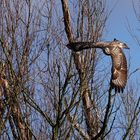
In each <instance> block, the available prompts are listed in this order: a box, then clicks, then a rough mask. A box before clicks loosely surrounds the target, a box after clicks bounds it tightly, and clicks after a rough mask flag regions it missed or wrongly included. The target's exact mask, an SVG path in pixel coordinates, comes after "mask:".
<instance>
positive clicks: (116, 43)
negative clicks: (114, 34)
mask: <svg viewBox="0 0 140 140" xmlns="http://www.w3.org/2000/svg"><path fill="white" fill-rule="evenodd" d="M111 45H113V46H116V47H119V48H121V49H122V48H125V49H129V47H128V46H127V45H126V43H123V42H121V41H119V40H117V39H114V40H113V41H112V42H111Z"/></svg>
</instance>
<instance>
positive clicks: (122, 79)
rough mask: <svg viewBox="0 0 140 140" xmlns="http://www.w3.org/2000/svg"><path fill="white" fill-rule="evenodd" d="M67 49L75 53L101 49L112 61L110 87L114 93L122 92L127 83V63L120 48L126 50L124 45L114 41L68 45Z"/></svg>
mask: <svg viewBox="0 0 140 140" xmlns="http://www.w3.org/2000/svg"><path fill="white" fill-rule="evenodd" d="M67 47H68V48H69V49H71V50H73V51H75V52H77V51H81V50H84V49H89V48H101V49H103V52H104V53H105V54H106V55H110V56H111V59H112V69H111V79H110V85H111V87H112V88H114V89H115V91H117V92H120V91H122V92H123V90H124V88H125V86H126V82H127V61H126V57H125V55H124V53H123V51H122V48H126V49H128V47H127V45H126V44H125V43H122V42H120V41H118V40H116V39H114V40H113V41H111V42H97V43H93V42H75V43H70V44H68V45H67Z"/></svg>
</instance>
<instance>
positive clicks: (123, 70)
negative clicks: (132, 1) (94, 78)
mask: <svg viewBox="0 0 140 140" xmlns="http://www.w3.org/2000/svg"><path fill="white" fill-rule="evenodd" d="M111 58H112V76H111V86H112V88H115V91H118V92H120V91H122V92H123V90H124V88H125V85H126V82H127V61H126V57H125V55H124V53H123V51H122V49H121V48H118V47H117V48H116V49H115V50H114V51H112V53H111Z"/></svg>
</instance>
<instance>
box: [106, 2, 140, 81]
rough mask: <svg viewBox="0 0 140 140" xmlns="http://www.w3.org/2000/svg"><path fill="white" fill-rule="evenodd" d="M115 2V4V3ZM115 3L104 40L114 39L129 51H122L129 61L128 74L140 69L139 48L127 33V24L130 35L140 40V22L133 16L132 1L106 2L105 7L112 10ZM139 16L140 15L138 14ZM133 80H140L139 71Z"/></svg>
mask: <svg viewBox="0 0 140 140" xmlns="http://www.w3.org/2000/svg"><path fill="white" fill-rule="evenodd" d="M116 1H117V3H116ZM134 2H135V3H136V4H137V5H138V4H139V5H140V2H139V3H138V0H134ZM115 3H116V6H115V7H114V8H113V11H112V13H111V15H110V17H109V20H108V22H107V29H106V34H105V36H104V39H105V40H112V39H113V38H116V39H118V40H121V41H123V42H125V43H126V44H127V45H128V46H129V48H130V50H124V52H125V54H126V55H127V58H131V59H130V63H129V64H130V72H132V71H133V70H134V69H136V68H138V67H140V46H138V44H137V43H136V41H134V39H133V38H132V36H131V35H130V33H129V32H128V29H127V27H128V22H129V25H130V27H131V29H132V31H133V32H132V33H133V34H136V35H137V37H138V38H139V40H140V31H138V29H140V24H139V23H140V22H138V21H137V19H136V16H135V14H134V9H133V4H132V0H108V2H107V5H108V7H109V8H112V7H113V6H114V5H115ZM139 15H140V13H139ZM128 56H130V57H128ZM134 78H135V79H137V80H138V79H140V71H138V72H137V73H136V75H135V76H134Z"/></svg>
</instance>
